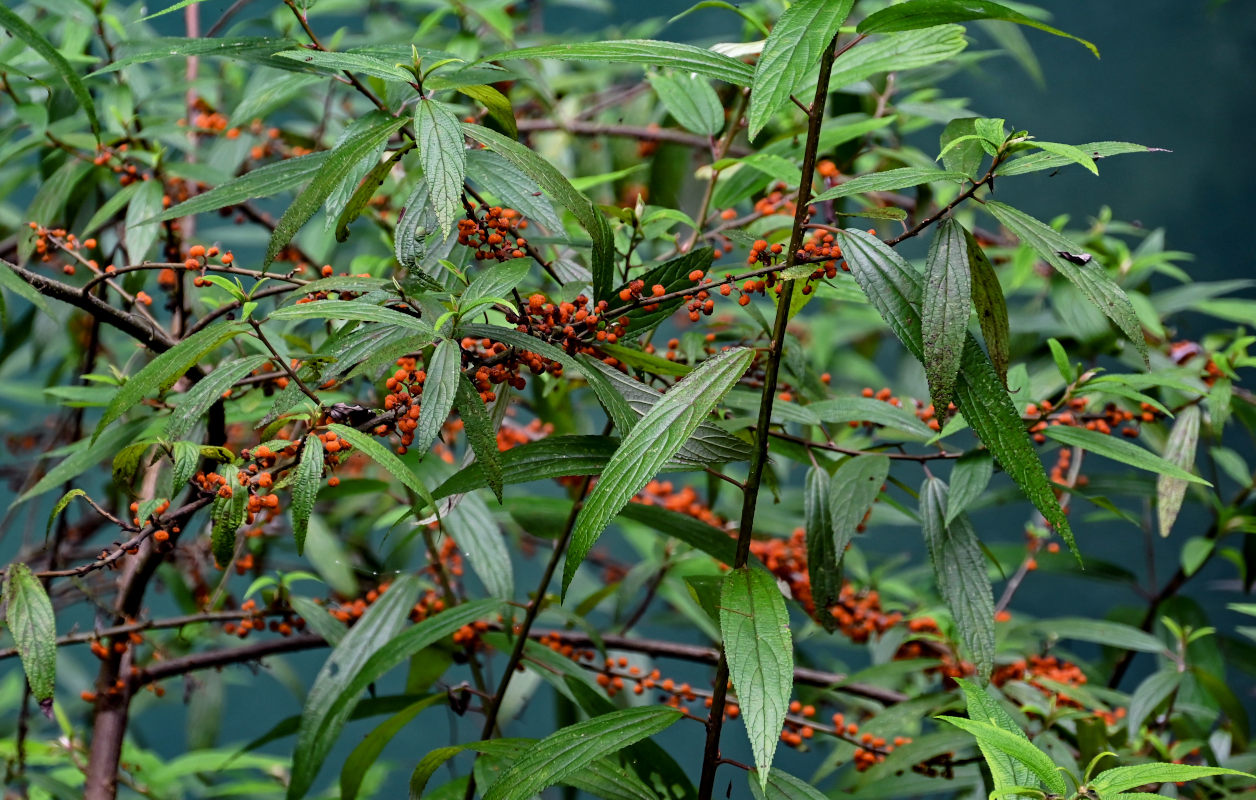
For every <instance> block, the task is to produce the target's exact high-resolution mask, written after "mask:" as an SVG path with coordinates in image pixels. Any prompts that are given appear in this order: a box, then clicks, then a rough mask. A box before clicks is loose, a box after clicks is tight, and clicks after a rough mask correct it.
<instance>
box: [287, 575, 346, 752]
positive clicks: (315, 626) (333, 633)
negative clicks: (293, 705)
mask: <svg viewBox="0 0 1256 800" xmlns="http://www.w3.org/2000/svg"><path fill="white" fill-rule="evenodd" d="M288 603H289V604H290V605H291V606H292V610H293V611H295V612H297V613H298V614H300V615H301V617H302V618H303V619H304V620H305V622H306V624H307V625H308V626H309V628H310V630H312V631H314V633H317V634H318V635H319V636H321V637H323V638H324V639H326V640H327V643H328V644H329V645H331V646H332V647H335V646H336V645H338V644H340V643H341V642H342V641H343V640H344V638H345V636H346V635H347V634H348V633H349V629H348V628H346V627H345V625H344V623H343V622H341V621H340V620H338V619H336V618H335V617H333V616H332V615H331V614H330V613H328V609H327V607H326V606H323V605H319V604H318V603H315V602H314V601H313V600H311V599H310V598H308V597H299V596H296V595H293V596H291V597H289V598H288ZM299 721H300V717H293V718H292V723H293V724H292V731H291V732H292V733H296V732H297V723H298V722H299Z"/></svg>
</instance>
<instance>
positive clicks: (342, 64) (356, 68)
mask: <svg viewBox="0 0 1256 800" xmlns="http://www.w3.org/2000/svg"><path fill="white" fill-rule="evenodd" d="M275 57H276V58H290V59H292V60H293V61H299V62H301V63H302V64H308V65H309V66H311V67H315V68H317V69H320V70H326V71H328V72H332V73H335V72H342V71H343V72H360V73H362V74H363V75H370V76H371V77H373V78H380V79H382V80H386V81H407V82H413V81H414V75H413V74H412V73H410V72H409V71H407V70H406V69H403V68H402V67H400V66H398V65H396V64H394V63H390V62H388V61H385V60H384V59H382V58H377V57H375V56H371V55H366V54H364V53H333V52H329V51H326V50H310V49H308V48H302V49H300V50H282V51H280V52H278V53H275Z"/></svg>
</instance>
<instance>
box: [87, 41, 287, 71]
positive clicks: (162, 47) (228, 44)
mask: <svg viewBox="0 0 1256 800" xmlns="http://www.w3.org/2000/svg"><path fill="white" fill-rule="evenodd" d="M301 44H302V43H301V42H298V41H295V40H292V39H280V38H275V37H266V36H230V37H222V38H204V37H183V36H162V37H140V38H137V39H132V40H129V41H123V42H119V44H118V45H117V48H118V52H117V54H116V55H117V56H118V57H117V58H115V59H114V60H113V61H112V62H110V63H109V64H108V65H106V66H104V67H101V68H100V69H98V70H96V71H95V72H93V73H91V75H89V76H88V77H89V78H90V77H95V76H97V75H104V74H106V73H109V72H116V71H118V70H120V69H122V68H123V67H129V66H131V65H132V64H143V63H146V62H149V61H160V60H162V59H166V58H187V57H188V56H209V57H217V58H230V59H239V60H241V61H251V62H254V63H258V64H266V65H268V66H272V67H276V68H278V69H291V70H301V69H302V68H303V67H301V66H300V65H298V64H297V62H294V61H292V60H291V59H287V58H276V57H275V55H274V54H275V53H277V52H279V51H280V50H289V49H292V48H294V47H301Z"/></svg>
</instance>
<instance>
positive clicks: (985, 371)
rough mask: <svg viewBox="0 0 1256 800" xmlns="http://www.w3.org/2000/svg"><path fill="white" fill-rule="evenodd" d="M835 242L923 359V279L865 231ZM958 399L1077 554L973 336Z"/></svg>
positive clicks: (1066, 525) (1024, 435) (1043, 475)
mask: <svg viewBox="0 0 1256 800" xmlns="http://www.w3.org/2000/svg"><path fill="white" fill-rule="evenodd" d="M837 239H838V242H839V244H840V245H841V247H842V252H843V254H844V255H845V258H846V263H847V265H848V266H849V267H850V271H851V274H852V275H853V276H854V277H855V281H856V282H857V283H858V284H859V286H860V288H861V289H863V291H864V294H866V295H867V296H868V299H869V300H870V301H871V302H872V305H873V306H874V307H875V308H876V309H877V311H878V312H879V313H880V314H881V317H882V318H883V319H885V320H886V322H887V323H889V326H890V330H892V331H893V332H894V335H895V336H897V337H898V339H899V341H901V342H902V343H903V345H904V346H905V347H906V348H907V350H908V351H909V352H910V353H911V354H912V355H914V356H916V358H917V360H920V359H923V357H924V347H923V344H922V341H921V333H920V321H919V320H920V316H919V313H918V312H917V307H918V306H919V303H920V297H921V294H922V288H921V280H920V276H919V275H918V274H917V273H916V272H915V270H913V269H912V268H911V266H910V265H909V264H908V263H907V262H906V261H904V260H903V259H902V258H901V257H900V256H899V255H898V254H897V253H895V252H894V251H893V250H892V249H890V247H889V246H888V245H886V244H885V243H884V242H882V241H881V240H880V239H877V238H876V237H875V236H871V235H869V234H867V233H864V232H863V231H844V232H842V233H840V234H837ZM955 396H956V400H957V401H958V405H959V409H960V411H961V412H962V413H963V415H964V419H965V420H966V421H967V422H968V424H969V425H971V426H972V428H973V431H975V432H976V434H977V436H979V437H980V438H981V441H982V443H983V444H985V446H986V448H987V449H989V450H990V453H991V454H992V455H993V456H994V457H995V458H996V459H997V460H998V462H999V465H1000V466H1001V467H1002V468H1003V471H1004V472H1006V473H1007V474H1008V476H1009V477H1011V478H1012V480H1014V481H1015V482H1016V485H1017V486H1019V487H1020V488H1021V491H1023V492H1024V493H1025V496H1026V497H1028V498H1029V500H1030V501H1031V502H1032V503H1033V504H1034V506H1035V507H1036V508H1037V509H1038V510H1039V511H1040V512H1041V513H1042V515H1043V517H1044V518H1046V520H1047V522H1049V523H1050V524H1051V525H1052V527H1054V528H1055V530H1056V531H1058V532H1059V534H1060V536H1061V538H1063V539H1064V541H1065V543H1066V544H1068V546H1069V549H1070V550H1072V551H1073V552H1074V553H1076V552H1077V545H1076V542H1075V541H1074V539H1073V530H1072V528H1071V527H1070V526H1069V522H1068V518H1067V517H1066V516H1065V515H1064V513H1063V512H1062V511H1061V510H1060V504H1059V501H1058V500H1057V499H1056V496H1055V492H1054V490H1053V489H1052V487H1051V483H1050V481H1049V480H1048V479H1047V473H1046V470H1044V469H1043V467H1042V461H1040V460H1039V458H1038V453H1037V451H1036V450H1035V449H1034V446H1033V443H1032V442H1031V440H1030V438H1029V434H1028V433H1027V432H1026V430H1025V425H1024V423H1023V422H1022V420H1021V418H1020V412H1018V411H1017V410H1016V407H1015V406H1014V405H1013V404H1012V401H1011V398H1010V397H1008V394H1007V390H1006V388H1005V387H1004V386H1003V384H1002V382H1001V381H1000V380H999V376H998V374H997V373H996V372H995V370H994V367H993V366H992V365H991V363H990V359H989V358H987V357H986V354H985V353H983V352H982V350H981V346H980V345H978V344H977V340H976V339H974V338H973V337H972V336H971V335H970V336H968V338H967V339H966V340H965V342H964V352H963V355H962V359H961V362H960V374H959V380H958V381H957V382H956V384H955Z"/></svg>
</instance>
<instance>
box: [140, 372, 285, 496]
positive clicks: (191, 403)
mask: <svg viewBox="0 0 1256 800" xmlns="http://www.w3.org/2000/svg"><path fill="white" fill-rule="evenodd" d="M268 361H270V356H245V357H244V358H240V359H231V360H229V361H227V362H226V363H224V364H221V365H220V366H219V367H218V368H217V369H215V370H214V371H213V372H211V373H209V374H208V375H206V376H205V377H204V378H201V379H200V380H199V381H197V382H196V385H195V386H193V387H192V388H191V389H190V390H188V392H187V393H186V394H184V395H183V398H182V400H181V402H180V403H179V404H178V406H176V407H175V410H174V413H173V414H171V415H170V419H169V420H167V422H166V433H165V436H166V438H167V439H171V440H177V439H183V438H185V437H186V436H187V435H188V432H189V431H191V430H192V428H193V426H195V425H196V423H198V422H200V420H201V417H202V416H203V415H204V414H205V412H207V411H209V408H210V406H212V405H213V404H214V403H216V402H218V401H219V400H222V393H223V392H225V391H227V390H228V389H230V388H231V387H232V386H233V385H235V382H236V381H238V380H240V379H241V378H243V377H245V376H246V375H248V374H249V373H251V372H252V371H253V370H255V369H257V368H258V367H260V366H261V365H263V364H265V363H266V362H268ZM189 477H190V476H189ZM182 484H183V481H175V485H176V486H181V485H182Z"/></svg>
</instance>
